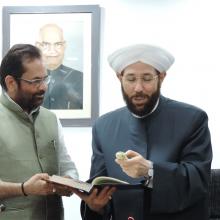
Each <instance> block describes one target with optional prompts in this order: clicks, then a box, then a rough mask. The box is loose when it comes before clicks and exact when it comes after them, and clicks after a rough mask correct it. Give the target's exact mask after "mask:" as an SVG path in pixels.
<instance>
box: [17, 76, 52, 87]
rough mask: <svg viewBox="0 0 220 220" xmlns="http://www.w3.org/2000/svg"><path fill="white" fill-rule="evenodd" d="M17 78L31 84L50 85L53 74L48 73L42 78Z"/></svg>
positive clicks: (38, 85)
mask: <svg viewBox="0 0 220 220" xmlns="http://www.w3.org/2000/svg"><path fill="white" fill-rule="evenodd" d="M16 79H17V80H21V81H23V82H26V83H28V84H29V85H34V86H36V87H40V86H41V85H42V83H45V84H46V85H48V84H49V83H50V79H51V76H50V75H47V76H45V77H43V78H41V79H24V78H16Z"/></svg>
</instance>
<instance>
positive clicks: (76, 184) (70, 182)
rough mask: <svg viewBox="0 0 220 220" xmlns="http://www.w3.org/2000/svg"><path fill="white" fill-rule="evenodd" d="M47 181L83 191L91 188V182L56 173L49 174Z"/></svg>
mask: <svg viewBox="0 0 220 220" xmlns="http://www.w3.org/2000/svg"><path fill="white" fill-rule="evenodd" d="M49 182H51V183H53V184H60V185H63V186H68V187H71V188H75V189H79V190H82V191H85V192H90V190H91V189H92V184H90V183H86V182H83V181H80V180H76V179H69V178H65V177H61V176H57V175H53V176H51V177H50V178H49Z"/></svg>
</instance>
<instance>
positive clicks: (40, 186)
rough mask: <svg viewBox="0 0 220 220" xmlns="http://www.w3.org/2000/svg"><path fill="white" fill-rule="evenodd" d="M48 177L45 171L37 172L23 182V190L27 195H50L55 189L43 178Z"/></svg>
mask: <svg viewBox="0 0 220 220" xmlns="http://www.w3.org/2000/svg"><path fill="white" fill-rule="evenodd" d="M48 179H49V175H48V174H47V173H39V174H35V175H34V176H32V177H31V178H30V179H28V180H27V181H26V182H24V185H23V187H24V192H25V194H27V195H50V194H54V193H55V192H56V190H55V189H54V186H53V185H52V184H50V183H48V182H46V181H45V180H48Z"/></svg>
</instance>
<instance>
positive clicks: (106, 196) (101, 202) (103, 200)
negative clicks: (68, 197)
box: [73, 186, 116, 214]
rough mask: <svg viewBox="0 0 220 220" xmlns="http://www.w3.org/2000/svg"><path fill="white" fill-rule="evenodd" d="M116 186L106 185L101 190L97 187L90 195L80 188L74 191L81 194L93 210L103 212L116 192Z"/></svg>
mask: <svg viewBox="0 0 220 220" xmlns="http://www.w3.org/2000/svg"><path fill="white" fill-rule="evenodd" d="M115 190H116V188H115V187H109V186H106V187H104V188H103V189H102V190H101V191H99V190H98V189H97V188H94V189H93V190H92V192H91V193H90V194H89V195H88V194H86V193H83V192H81V191H79V190H77V189H76V190H73V192H74V193H75V194H76V195H77V196H79V197H80V198H81V199H82V200H83V201H84V202H85V203H86V204H87V205H88V206H89V208H90V209H91V210H93V211H95V212H97V213H99V214H103V208H104V207H105V206H106V205H107V203H108V202H109V201H110V200H111V198H112V194H113V193H114V192H115Z"/></svg>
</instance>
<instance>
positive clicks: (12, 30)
mask: <svg viewBox="0 0 220 220" xmlns="http://www.w3.org/2000/svg"><path fill="white" fill-rule="evenodd" d="M27 20H28V22H26V21H27ZM2 22H3V24H2V27H3V45H2V53H3V56H4V55H5V54H6V53H7V51H8V50H9V48H10V47H11V46H12V45H14V44H17V43H30V44H33V45H36V42H37V38H38V36H39V30H40V29H41V27H42V26H43V25H47V24H51V23H53V24H56V25H58V26H59V27H61V29H62V31H63V35H64V39H65V54H64V59H63V65H65V66H68V67H70V68H72V69H76V70H77V71H79V72H82V74H83V77H82V79H83V82H82V88H83V92H82V93H83V94H82V107H79V108H76V109H75V108H74V107H72V108H69V107H68V108H67V107H61V109H60V108H50V110H51V111H53V112H55V114H56V115H57V117H58V118H59V119H60V121H61V124H62V126H64V127H89V126H92V124H93V122H94V121H95V119H96V118H97V117H98V115H99V59H100V7H99V5H65V6H4V7H3V17H2ZM66 45H67V46H66ZM50 46H51V47H52V44H51V45H50ZM48 71H49V70H48ZM52 74H53V73H51V75H52ZM52 76H53V75H52ZM49 86H50V84H49ZM67 91H70V90H67ZM59 97H61V96H59ZM59 97H57V99H54V100H53V101H54V103H55V104H58V103H59V102H60V100H63V99H61V98H59ZM64 97H66V96H64ZM56 100H57V101H56Z"/></svg>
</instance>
